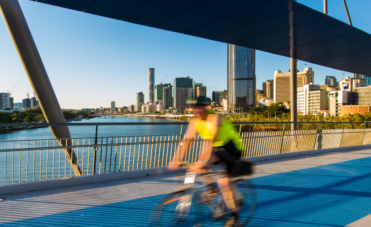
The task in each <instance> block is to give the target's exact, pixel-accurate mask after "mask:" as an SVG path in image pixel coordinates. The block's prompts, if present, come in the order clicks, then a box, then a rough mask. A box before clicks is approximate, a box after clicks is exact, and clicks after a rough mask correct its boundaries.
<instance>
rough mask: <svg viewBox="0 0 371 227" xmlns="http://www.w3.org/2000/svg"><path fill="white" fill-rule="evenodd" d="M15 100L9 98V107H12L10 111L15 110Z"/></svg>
mask: <svg viewBox="0 0 371 227" xmlns="http://www.w3.org/2000/svg"><path fill="white" fill-rule="evenodd" d="M13 103H14V98H13V97H9V105H10V109H11V110H13V109H14V105H13Z"/></svg>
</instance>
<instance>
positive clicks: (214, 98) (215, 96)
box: [212, 91, 221, 104]
mask: <svg viewBox="0 0 371 227" xmlns="http://www.w3.org/2000/svg"><path fill="white" fill-rule="evenodd" d="M219 94H220V92H219V91H213V93H212V101H213V102H215V103H216V104H220V103H221V102H220V101H219Z"/></svg>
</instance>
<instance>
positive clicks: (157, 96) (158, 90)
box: [155, 83, 171, 101]
mask: <svg viewBox="0 0 371 227" xmlns="http://www.w3.org/2000/svg"><path fill="white" fill-rule="evenodd" d="M169 85H171V84H163V83H161V84H157V85H155V101H162V94H163V93H162V90H163V88H164V87H167V86H169Z"/></svg>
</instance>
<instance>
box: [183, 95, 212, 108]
mask: <svg viewBox="0 0 371 227" xmlns="http://www.w3.org/2000/svg"><path fill="white" fill-rule="evenodd" d="M187 104H189V105H191V106H208V105H211V99H210V98H207V97H206V96H198V98H197V99H188V100H187Z"/></svg>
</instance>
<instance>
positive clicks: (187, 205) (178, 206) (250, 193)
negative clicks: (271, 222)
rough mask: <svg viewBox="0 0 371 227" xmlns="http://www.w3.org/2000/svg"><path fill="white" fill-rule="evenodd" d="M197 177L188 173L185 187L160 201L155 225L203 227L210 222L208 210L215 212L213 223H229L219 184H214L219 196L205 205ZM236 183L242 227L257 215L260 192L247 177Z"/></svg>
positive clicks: (157, 206) (235, 190) (153, 218)
mask: <svg viewBox="0 0 371 227" xmlns="http://www.w3.org/2000/svg"><path fill="white" fill-rule="evenodd" d="M183 166H184V165H183ZM218 174H220V173H218V172H209V173H203V174H199V176H200V177H202V176H212V175H216V176H217V175H218ZM196 175H197V174H196V173H194V172H187V173H186V177H185V180H184V185H185V187H183V188H181V189H180V190H178V191H176V192H173V193H170V194H168V195H167V196H165V197H164V198H163V199H162V200H160V202H159V203H158V204H157V205H156V206H155V208H154V210H153V212H152V215H151V220H150V224H151V226H177V227H181V226H202V225H203V224H204V223H205V222H207V220H208V218H207V215H206V214H207V211H208V210H209V212H211V217H212V218H211V219H212V221H223V222H226V221H227V218H228V217H227V216H226V215H227V214H229V213H228V212H227V207H226V205H225V203H224V200H223V198H222V195H221V192H220V191H219V189H218V187H217V185H216V183H214V184H212V185H213V190H214V192H216V195H215V196H213V198H212V199H211V200H210V199H209V201H207V202H205V199H204V198H202V194H201V193H202V192H203V190H202V189H201V188H197V187H196V186H195V184H194V183H195V180H196ZM232 182H233V185H234V186H233V189H234V190H233V191H234V192H233V194H234V196H235V204H236V206H237V209H238V210H239V224H238V227H242V226H245V225H246V224H248V223H249V222H250V221H251V219H252V217H253V215H254V212H255V209H256V193H255V189H254V187H253V186H252V184H251V183H250V181H249V180H248V179H245V178H244V177H236V178H232ZM206 207H207V208H208V209H207V208H206ZM223 224H224V223H223Z"/></svg>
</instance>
